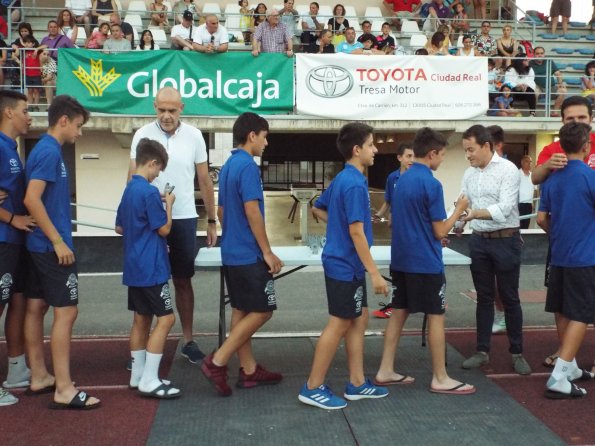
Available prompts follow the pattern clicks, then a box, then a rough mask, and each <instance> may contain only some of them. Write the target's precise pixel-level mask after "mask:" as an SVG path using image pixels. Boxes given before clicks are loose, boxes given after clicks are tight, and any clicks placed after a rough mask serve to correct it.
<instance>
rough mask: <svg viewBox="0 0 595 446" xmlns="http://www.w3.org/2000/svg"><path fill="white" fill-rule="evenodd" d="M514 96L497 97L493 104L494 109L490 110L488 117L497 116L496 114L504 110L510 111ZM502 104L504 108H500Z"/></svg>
mask: <svg viewBox="0 0 595 446" xmlns="http://www.w3.org/2000/svg"><path fill="white" fill-rule="evenodd" d="M512 101H513V99H512V96H509V97H504V96H497V97H496V99H494V103H493V104H492V107H491V108H490V109H489V110H488V116H496V114H497V113H498V112H499V111H501V110H502V109H504V110H508V109H510V106H511V105H512ZM500 104H502V105H503V107H502V108H500Z"/></svg>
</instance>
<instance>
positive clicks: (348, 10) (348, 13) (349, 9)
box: [345, 6, 357, 23]
mask: <svg viewBox="0 0 595 446" xmlns="http://www.w3.org/2000/svg"><path fill="white" fill-rule="evenodd" d="M345 17H346V18H348V19H349V23H351V19H354V20H357V13H356V12H355V8H354V7H353V6H345Z"/></svg>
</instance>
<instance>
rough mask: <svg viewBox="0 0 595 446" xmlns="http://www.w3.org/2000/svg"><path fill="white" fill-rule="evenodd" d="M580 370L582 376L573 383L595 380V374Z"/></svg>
mask: <svg viewBox="0 0 595 446" xmlns="http://www.w3.org/2000/svg"><path fill="white" fill-rule="evenodd" d="M579 370H580V371H581V376H579V377H578V378H574V379H573V380H572V381H591V380H592V379H595V373H593V372H589V371H588V370H586V369H579ZM572 381H571V382H572Z"/></svg>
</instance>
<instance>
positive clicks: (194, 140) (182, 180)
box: [130, 121, 207, 220]
mask: <svg viewBox="0 0 595 446" xmlns="http://www.w3.org/2000/svg"><path fill="white" fill-rule="evenodd" d="M142 138H149V139H152V140H155V141H158V142H160V143H161V144H163V147H165V149H166V150H167V154H168V155H169V160H168V162H167V168H166V169H165V170H164V171H163V172H161V174H160V175H159V176H158V177H157V178H155V179H154V180H153V183H152V184H153V185H154V186H156V187H157V188H158V189H159V192H161V193H163V189H164V187H165V184H166V183H169V184H170V185H171V186H176V188H175V190H174V194H175V195H176V201H175V202H174V206H173V209H172V218H173V219H174V220H179V219H183V218H195V217H197V216H198V214H197V213H196V206H195V204H194V175H195V173H196V164H201V163H206V162H207V146H206V144H205V140H204V138H203V136H202V132H201V131H200V130H198V129H197V128H195V127H192V126H191V125H188V124H184V123H183V122H180V126H179V127H178V129H177V130H176V132H175V133H174V134H173V135H171V136H170V135H168V134H167V133H165V132H164V131H163V130H161V127H160V126H159V124H158V122H157V121H154V122H151V123H149V124H146V125H144V126H143V127H141V128H140V129H138V130H137V131H136V133H135V134H134V137H133V138H132V145H131V146H130V159H135V158H136V146H137V145H138V142H139V141H140V140H141V139H142Z"/></svg>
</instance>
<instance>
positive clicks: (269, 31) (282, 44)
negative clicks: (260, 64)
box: [252, 8, 293, 57]
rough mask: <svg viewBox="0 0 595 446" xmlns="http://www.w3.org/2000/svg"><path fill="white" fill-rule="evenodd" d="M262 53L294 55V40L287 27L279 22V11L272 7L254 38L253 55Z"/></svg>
mask: <svg viewBox="0 0 595 446" xmlns="http://www.w3.org/2000/svg"><path fill="white" fill-rule="evenodd" d="M260 53H286V54H287V57H293V40H292V38H291V35H290V34H289V31H288V30H287V27H286V26H285V24H283V23H279V11H277V10H276V9H275V8H271V9H269V10H268V11H267V19H266V21H265V22H263V23H262V24H260V25H259V26H258V27H257V28H256V31H255V32H254V37H253V38H252V55H253V56H254V57H256V56H258V55H259V54H260Z"/></svg>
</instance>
